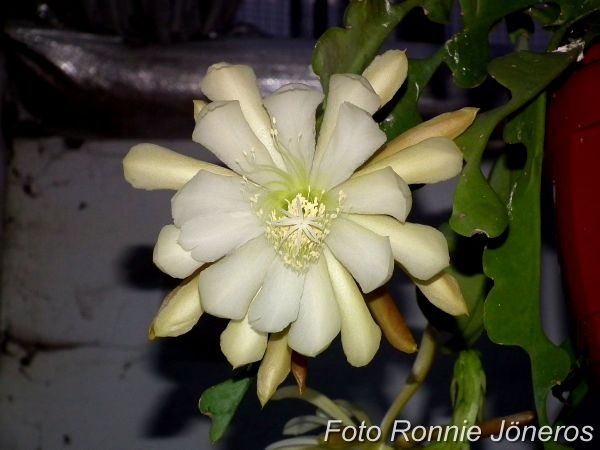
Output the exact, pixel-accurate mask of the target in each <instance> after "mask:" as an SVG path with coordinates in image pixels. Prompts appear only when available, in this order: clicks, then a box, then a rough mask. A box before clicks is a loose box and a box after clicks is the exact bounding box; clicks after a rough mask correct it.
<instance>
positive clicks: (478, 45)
mask: <svg viewBox="0 0 600 450" xmlns="http://www.w3.org/2000/svg"><path fill="white" fill-rule="evenodd" d="M536 3H538V2H537V1H536V0H503V1H489V0H461V1H460V6H461V11H462V14H463V29H462V30H461V31H460V32H459V33H457V34H456V35H455V36H454V37H452V38H451V39H450V40H448V42H447V43H446V46H445V51H446V54H445V55H444V61H445V62H446V64H447V65H448V67H449V68H450V70H452V74H453V75H454V81H455V82H456V84H457V85H458V86H461V87H465V88H470V87H474V86H477V85H479V84H481V83H482V82H483V81H484V80H485V79H486V78H487V65H488V61H489V59H490V48H489V43H488V33H489V32H490V29H491V28H492V26H493V25H494V24H496V23H497V22H498V21H499V20H501V19H502V18H504V17H505V16H507V15H509V14H511V13H514V12H516V11H519V10H521V9H524V8H528V7H530V6H533V5H535V4H536Z"/></svg>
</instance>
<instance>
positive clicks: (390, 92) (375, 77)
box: [363, 50, 408, 106]
mask: <svg viewBox="0 0 600 450" xmlns="http://www.w3.org/2000/svg"><path fill="white" fill-rule="evenodd" d="M407 72H408V59H407V58H406V52H404V51H402V50H388V51H387V52H385V53H384V54H383V55H377V56H376V57H375V59H374V60H373V61H372V62H371V64H369V66H368V67H367V68H366V69H365V71H364V72H363V77H365V78H366V79H367V81H368V82H369V83H370V84H371V86H372V87H373V90H374V91H375V92H376V93H377V95H379V98H380V99H381V105H380V106H383V105H385V104H386V103H387V102H389V101H390V100H391V99H392V97H394V95H395V94H396V91H397V90H398V89H400V86H402V83H404V80H405V79H406V74H407Z"/></svg>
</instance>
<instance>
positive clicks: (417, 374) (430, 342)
mask: <svg viewBox="0 0 600 450" xmlns="http://www.w3.org/2000/svg"><path fill="white" fill-rule="evenodd" d="M436 348H437V344H436V340H435V332H434V331H433V328H432V327H431V325H429V326H427V328H426V329H425V332H424V333H423V337H422V339H421V345H420V346H419V353H417V358H416V359H415V362H414V364H413V366H412V369H411V371H410V374H409V375H408V378H407V379H406V384H405V385H404V387H403V388H402V390H401V391H400V393H399V394H398V397H396V400H394V403H392V406H390V409H388V412H387V413H386V414H385V417H384V418H383V421H382V422H381V427H380V428H381V436H382V439H383V442H386V441H387V439H388V438H389V437H391V431H392V429H393V426H394V421H395V420H396V419H397V418H398V416H399V415H400V413H401V412H402V409H403V408H404V406H406V404H407V403H408V401H409V400H410V399H411V398H412V396H413V395H414V394H415V393H416V392H417V391H418V390H419V388H420V387H421V385H422V384H423V381H425V378H426V377H427V375H428V374H429V371H430V370H431V366H432V365H433V360H434V358H435V353H436Z"/></svg>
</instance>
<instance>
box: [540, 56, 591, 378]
mask: <svg viewBox="0 0 600 450" xmlns="http://www.w3.org/2000/svg"><path fill="white" fill-rule="evenodd" d="M546 147H547V149H548V151H549V156H550V158H551V159H550V162H551V166H550V167H551V173H552V176H553V180H554V184H555V202H556V213H557V220H558V232H559V238H560V250H561V256H562V263H563V264H562V270H563V274H564V275H565V279H566V281H567V289H568V293H569V297H570V300H571V303H572V306H573V310H574V313H575V316H576V318H577V333H578V338H579V339H578V340H579V343H580V344H581V345H583V346H584V347H585V348H586V350H587V352H588V355H589V358H590V361H591V363H592V365H593V369H594V373H595V378H596V379H600V199H599V195H600V45H596V46H594V47H592V48H591V49H589V50H587V51H586V54H585V57H584V64H583V65H582V67H580V68H579V69H577V70H576V71H575V72H573V74H572V75H571V76H570V77H569V78H568V80H567V81H566V82H565V83H564V84H563V85H562V86H561V87H560V89H559V90H558V91H557V92H556V93H555V94H553V95H552V98H551V101H550V107H549V111H548V127H547V140H546ZM597 282H598V283H599V284H596V283H597Z"/></svg>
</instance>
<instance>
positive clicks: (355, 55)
mask: <svg viewBox="0 0 600 450" xmlns="http://www.w3.org/2000/svg"><path fill="white" fill-rule="evenodd" d="M451 4H452V1H451V0H406V1H404V2H401V3H398V4H395V5H391V4H390V2H389V1H388V0H352V1H351V2H350V5H349V6H348V9H346V14H345V16H344V24H345V27H344V28H337V27H336V28H330V29H329V30H327V31H326V32H325V33H323V35H322V36H321V38H320V39H319V41H318V42H317V45H316V46H315V50H314V53H313V61H312V66H313V70H314V71H315V73H316V74H317V75H318V76H319V78H320V80H321V86H322V87H323V92H325V93H327V90H328V89H329V77H330V76H331V75H332V74H334V73H357V74H360V73H362V72H363V70H365V68H366V67H367V66H368V65H369V63H370V62H371V61H372V60H373V58H374V57H375V55H377V52H378V51H379V49H380V48H381V46H382V44H383V42H384V41H385V40H386V38H387V37H388V36H389V35H390V33H391V32H392V31H394V29H395V28H396V26H397V25H398V24H399V23H400V21H401V20H402V19H403V18H404V16H405V15H406V14H407V13H408V12H409V11H410V10H411V9H413V8H416V7H418V6H422V7H423V9H424V11H425V12H426V14H427V15H428V17H430V18H431V20H434V21H436V22H440V23H447V22H448V19H449V15H450V10H451Z"/></svg>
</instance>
